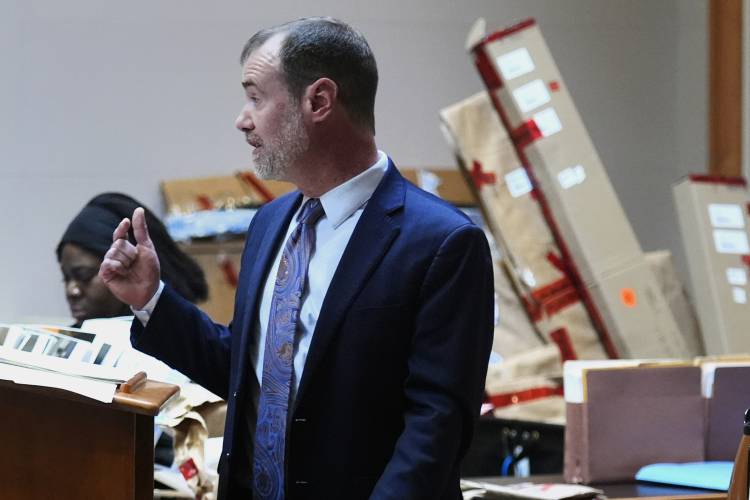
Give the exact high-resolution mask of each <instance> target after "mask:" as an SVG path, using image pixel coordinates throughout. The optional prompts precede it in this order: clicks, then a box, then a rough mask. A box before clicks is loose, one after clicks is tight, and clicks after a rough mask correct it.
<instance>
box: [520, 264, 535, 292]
mask: <svg viewBox="0 0 750 500" xmlns="http://www.w3.org/2000/svg"><path fill="white" fill-rule="evenodd" d="M521 279H522V280H523V282H524V283H526V286H529V287H531V288H535V287H536V278H535V277H534V273H532V272H531V269H529V268H528V267H525V268H524V269H523V271H521Z"/></svg>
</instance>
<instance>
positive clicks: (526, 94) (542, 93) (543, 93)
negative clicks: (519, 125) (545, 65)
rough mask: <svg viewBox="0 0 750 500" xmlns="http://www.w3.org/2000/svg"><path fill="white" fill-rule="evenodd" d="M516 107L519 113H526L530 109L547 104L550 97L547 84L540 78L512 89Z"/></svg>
mask: <svg viewBox="0 0 750 500" xmlns="http://www.w3.org/2000/svg"><path fill="white" fill-rule="evenodd" d="M513 97H514V98H515V99H516V104H518V109H520V110H521V113H528V112H529V111H531V110H532V109H536V108H538V107H539V106H543V105H545V104H547V103H548V102H549V101H550V99H552V98H551V97H550V95H549V92H547V86H546V85H545V84H544V82H543V81H541V80H534V81H533V82H529V83H527V84H526V85H522V86H520V87H518V88H517V89H516V90H514V91H513Z"/></svg>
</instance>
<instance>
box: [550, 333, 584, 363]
mask: <svg viewBox="0 0 750 500" xmlns="http://www.w3.org/2000/svg"><path fill="white" fill-rule="evenodd" d="M549 336H550V338H551V339H552V341H553V342H554V343H555V344H557V348H558V349H559V350H560V357H561V358H562V360H563V363H564V362H565V361H574V360H576V359H578V356H577V355H576V350H575V348H574V347H573V342H572V341H571V340H570V335H569V334H568V330H567V329H566V328H564V327H563V328H558V329H557V330H553V331H552V332H551V333H550V334H549Z"/></svg>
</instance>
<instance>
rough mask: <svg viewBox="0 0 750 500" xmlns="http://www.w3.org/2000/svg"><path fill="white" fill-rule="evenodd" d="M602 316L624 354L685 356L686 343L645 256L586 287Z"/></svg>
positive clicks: (622, 354)
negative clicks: (676, 332) (678, 330)
mask: <svg viewBox="0 0 750 500" xmlns="http://www.w3.org/2000/svg"><path fill="white" fill-rule="evenodd" d="M589 292H590V294H591V297H592V298H593V300H594V302H595V303H596V304H597V305H598V306H599V310H600V311H601V313H602V319H603V320H604V322H605V324H606V325H607V329H608V330H609V332H610V333H614V335H612V339H613V341H614V342H615V346H616V347H617V351H618V352H619V353H620V355H621V356H622V357H624V358H649V357H650V358H654V357H665V356H672V357H687V356H688V354H689V353H688V347H687V345H686V344H685V340H684V338H683V336H682V335H679V334H675V331H676V329H677V327H676V324H675V322H674V318H673V316H672V310H671V309H670V308H669V304H668V303H667V301H666V299H665V298H664V295H663V294H662V292H661V289H660V287H659V284H658V283H657V281H656V278H655V277H654V274H653V272H651V268H650V266H649V265H648V263H647V262H646V260H645V258H643V257H641V258H639V259H634V260H633V262H632V263H631V264H630V265H628V266H625V267H623V268H622V269H619V270H617V271H615V272H613V273H611V274H610V275H608V276H605V277H602V278H601V279H600V281H598V282H597V283H596V284H595V285H592V286H590V287H589Z"/></svg>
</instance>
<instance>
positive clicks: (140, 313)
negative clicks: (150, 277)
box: [130, 280, 164, 326]
mask: <svg viewBox="0 0 750 500" xmlns="http://www.w3.org/2000/svg"><path fill="white" fill-rule="evenodd" d="M163 291H164V282H163V281H162V280H159V288H157V289H156V293H155V294H154V296H153V297H151V300H149V301H148V302H146V305H145V306H143V309H136V308H135V307H133V306H130V310H131V311H133V314H135V317H136V318H138V320H139V321H140V322H141V324H142V325H143V326H146V323H148V320H149V318H151V315H152V314H153V313H154V309H155V308H156V303H157V302H159V297H161V292H163Z"/></svg>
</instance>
